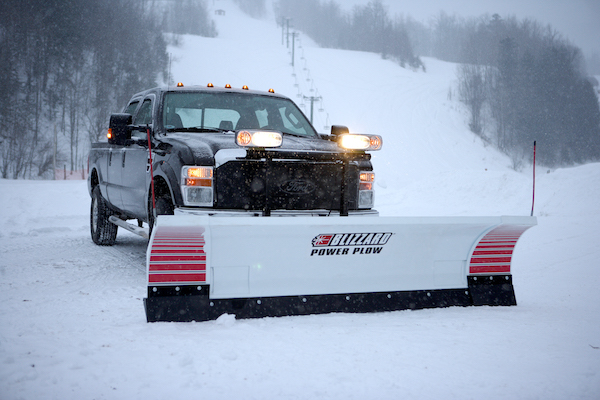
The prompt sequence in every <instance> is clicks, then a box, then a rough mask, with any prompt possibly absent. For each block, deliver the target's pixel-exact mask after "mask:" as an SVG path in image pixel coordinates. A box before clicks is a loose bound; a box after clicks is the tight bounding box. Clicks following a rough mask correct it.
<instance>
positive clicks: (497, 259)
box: [471, 257, 510, 264]
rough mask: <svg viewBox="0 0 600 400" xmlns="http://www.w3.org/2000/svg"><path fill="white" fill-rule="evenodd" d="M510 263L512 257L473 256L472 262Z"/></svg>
mask: <svg viewBox="0 0 600 400" xmlns="http://www.w3.org/2000/svg"><path fill="white" fill-rule="evenodd" d="M492 263H509V264H510V257H491V258H490V257H486V258H471V264H492Z"/></svg>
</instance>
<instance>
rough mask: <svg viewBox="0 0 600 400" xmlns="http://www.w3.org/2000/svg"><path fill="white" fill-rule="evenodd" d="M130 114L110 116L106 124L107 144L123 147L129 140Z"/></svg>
mask: <svg viewBox="0 0 600 400" xmlns="http://www.w3.org/2000/svg"><path fill="white" fill-rule="evenodd" d="M132 119H133V118H132V116H131V114H111V115H110V122H109V124H108V133H107V135H106V136H107V137H108V143H110V144H116V145H120V146H123V145H125V143H126V142H127V140H129V139H131V126H130V125H131V121H132Z"/></svg>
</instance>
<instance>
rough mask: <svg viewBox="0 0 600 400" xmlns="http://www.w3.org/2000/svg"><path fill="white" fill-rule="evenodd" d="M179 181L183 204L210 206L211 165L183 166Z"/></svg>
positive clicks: (211, 201)
mask: <svg viewBox="0 0 600 400" xmlns="http://www.w3.org/2000/svg"><path fill="white" fill-rule="evenodd" d="M181 181H182V182H181V191H182V194H183V202H184V204H185V205H187V206H205V207H212V205H213V186H212V185H213V169H212V167H196V166H185V167H183V168H182V169H181Z"/></svg>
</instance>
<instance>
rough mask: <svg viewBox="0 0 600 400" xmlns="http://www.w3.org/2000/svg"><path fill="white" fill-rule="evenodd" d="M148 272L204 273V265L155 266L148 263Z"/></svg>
mask: <svg viewBox="0 0 600 400" xmlns="http://www.w3.org/2000/svg"><path fill="white" fill-rule="evenodd" d="M149 270H150V271H155V272H156V271H206V264H204V263H197V264H167V265H165V264H155V263H150V266H149Z"/></svg>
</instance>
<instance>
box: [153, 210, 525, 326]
mask: <svg viewBox="0 0 600 400" xmlns="http://www.w3.org/2000/svg"><path fill="white" fill-rule="evenodd" d="M158 221H159V222H158V225H157V227H156V229H154V231H153V235H152V238H151V240H150V244H149V246H148V286H149V299H148V300H147V303H148V302H154V303H153V304H156V306H157V307H159V308H160V305H161V302H162V304H167V305H168V308H169V310H162V311H160V312H158V313H159V314H160V316H159V317H151V315H150V314H152V313H150V314H149V313H148V310H149V307H148V304H147V305H146V311H147V315H148V320H149V321H150V320H188V319H185V318H184V319H178V318H175V317H173V316H169V315H167V314H169V313H179V314H182V313H183V314H185V313H186V311H185V310H183V311H182V310H179V311H175V310H171V308H173V307H175V308H181V307H184V308H186V309H189V308H190V306H189V305H188V303H189V302H191V301H192V298H197V299H196V300H195V301H196V303H198V301H200V300H198V299H199V298H202V299H203V300H202V301H201V303H202V304H205V303H206V304H208V307H215V304H216V303H215V302H217V300H231V299H238V301H237V303H236V304H234V305H233V306H232V307H233V308H234V309H239V310H240V311H239V312H236V314H238V316H240V315H241V316H242V317H243V316H248V317H252V316H263V315H290V314H303V313H315V312H331V311H332V310H333V311H336V310H338V309H337V308H335V307H334V308H333V309H332V308H331V307H330V305H329V303H328V304H327V307H324V308H323V309H322V310H321V309H320V308H319V307H318V306H314V307H313V308H310V307H309V308H307V309H305V310H300V311H298V307H297V306H296V305H295V304H291V305H289V304H284V305H280V304H279V303H280V302H281V299H280V300H278V301H279V302H276V300H277V299H278V298H282V297H290V296H291V297H294V301H296V299H295V297H298V301H300V302H305V303H306V302H308V300H311V301H312V300H315V301H316V300H323V301H326V302H329V301H330V300H331V299H332V298H336V297H335V296H334V297H332V298H329V299H322V297H323V296H324V295H345V297H344V298H346V299H348V301H350V300H351V296H354V295H356V294H378V295H382V294H385V298H389V299H391V298H392V294H393V297H395V298H398V295H399V294H402V293H404V292H407V293H420V292H421V291H423V293H424V295H425V296H428V297H429V298H431V296H432V295H435V296H438V297H439V296H440V295H441V294H443V296H442V297H444V299H443V300H440V301H439V302H440V304H435V302H434V303H432V305H429V303H427V304H424V305H423V306H424V307H427V306H444V305H468V303H469V301H470V304H477V303H481V302H479V301H477V300H474V299H472V298H471V297H472V296H473V293H470V291H469V288H472V286H473V284H474V281H476V280H477V279H476V277H479V283H481V282H484V281H487V280H493V279H494V277H496V281H498V279H503V280H504V281H506V282H505V283H510V292H511V293H512V298H513V300H507V301H502V300H501V301H494V300H493V299H492V300H490V302H489V304H504V303H505V302H508V303H514V293H513V292H512V281H510V261H511V257H512V251H513V249H514V246H515V244H516V241H517V240H518V238H519V236H520V235H521V234H522V233H523V232H524V231H525V230H526V229H528V228H529V227H531V226H533V225H535V224H536V220H535V217H355V218H348V217H323V218H315V217H287V218H274V217H271V218H260V217H259V218H252V217H206V216H161V217H159V220H158ZM469 277H471V278H469ZM470 279H471V280H472V281H473V282H470V281H469V280H470ZM505 286H506V285H505ZM487 289H488V288H487V286H486V287H485V288H484V291H485V290H487ZM447 290H454V292H456V293H459V295H460V296H463V297H464V296H466V297H465V299H459V300H456V301H454V300H452V301H448V300H447V299H446V297H448V296H449V292H448V291H447ZM475 291H477V288H475ZM454 292H453V293H454ZM311 296H313V297H311ZM453 296H454V294H453ZM150 298H152V300H151V299H150ZM167 298H168V299H167ZM182 298H185V299H184V300H182ZM239 299H244V300H243V301H240V300H239ZM252 299H254V301H251V300H252ZM173 301H174V303H172V302H173ZM182 301H183V303H182V304H183V305H182V304H180V305H176V304H177V302H182ZM248 301H251V303H253V304H260V305H262V304H263V303H264V304H265V305H266V304H270V303H268V302H269V301H271V302H275V303H277V304H275V303H273V304H272V305H271V306H272V307H274V308H277V307H283V308H284V310H281V311H276V310H271V311H264V310H263V311H262V312H256V311H257V310H250V311H249V312H248V313H247V311H248V310H244V308H245V306H246V302H248ZM294 301H292V303H293V302H294ZM360 301H361V302H362V303H365V302H367V301H371V299H367V298H365V297H364V296H363V297H361V300H360ZM378 301H379V300H377V302H378ZM390 301H391V300H390ZM397 301H399V300H397ZM407 301H408V303H407V304H406V305H405V306H401V305H400V304H392V305H383V306H381V308H382V310H387V309H402V308H420V307H419V305H418V304H416V303H419V302H418V301H417V302H416V303H415V301H414V299H412V297H411V299H409V300H407ZM217 303H218V305H219V307H217V309H219V310H225V311H227V304H229V303H231V302H229V303H227V304H225V303H224V302H223V301H221V302H217ZM463 303H465V304H463ZM174 304H175V305H174ZM198 304H200V303H198ZM211 304H212V305H211ZM413 304H415V306H414V307H413V306H412V305H413ZM482 304H488V302H486V301H485V299H484V301H483V303H482ZM506 305H509V304H506ZM265 307H266V306H263V308H265ZM290 307H291V308H290ZM377 308H378V306H377V305H370V306H369V307H367V309H364V310H363V309H356V310H354V309H353V308H352V307H348V306H344V308H342V309H341V310H343V311H349V312H352V311H356V312H360V311H377ZM217 309H215V310H217ZM217 312H219V311H217ZM192 314H193V312H192ZM216 317H218V315H216ZM210 318H212V314H210V316H208V314H207V316H206V317H205V316H204V315H201V316H196V317H194V316H193V315H190V319H210Z"/></svg>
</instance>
